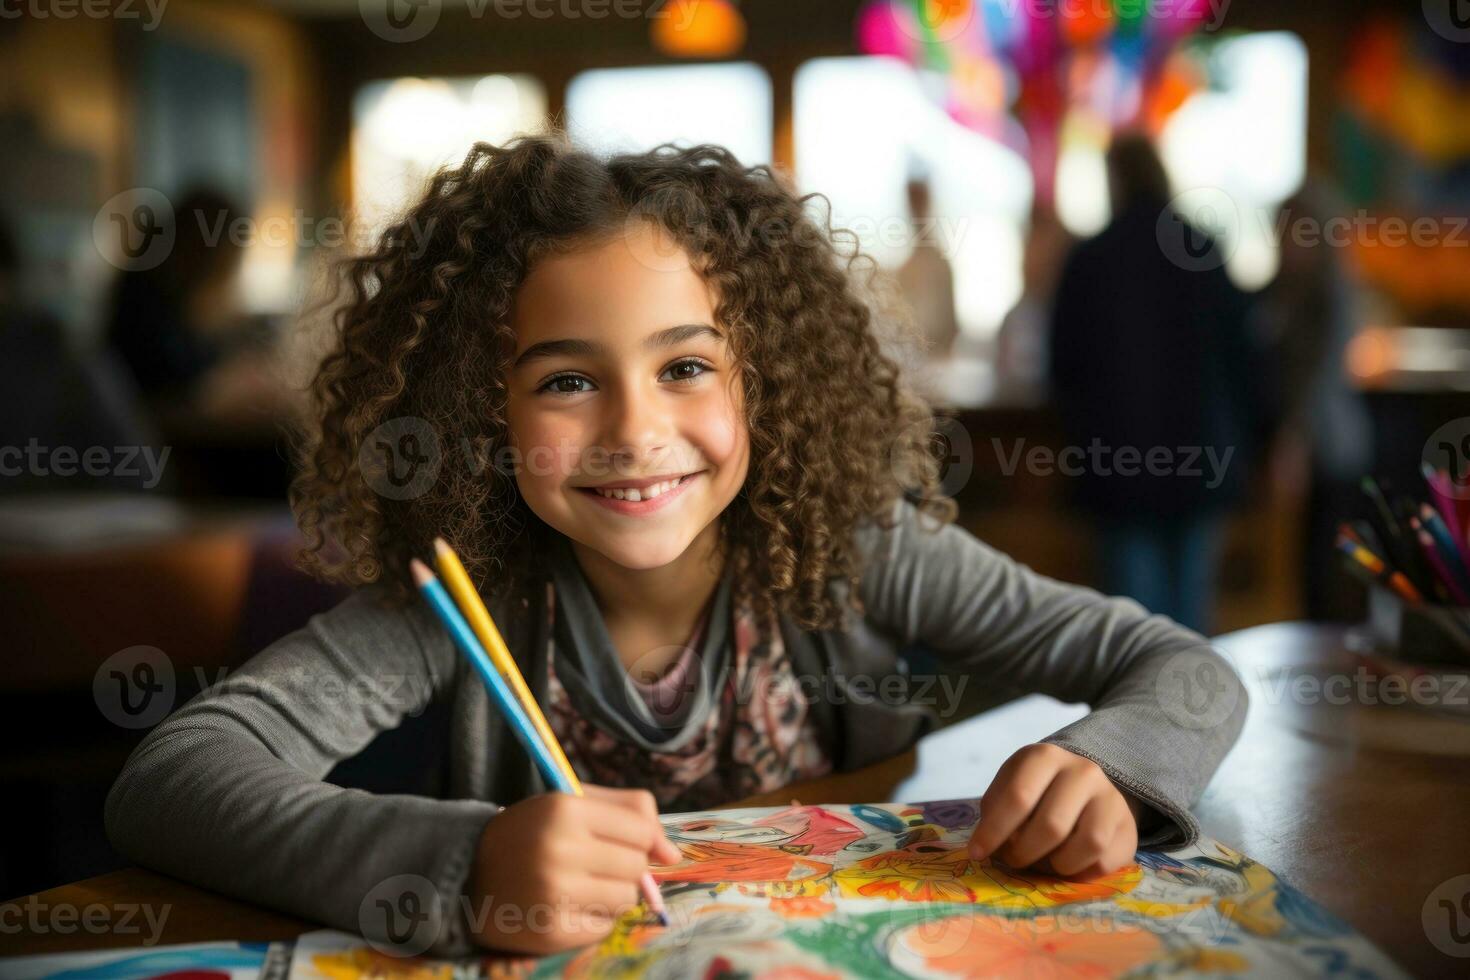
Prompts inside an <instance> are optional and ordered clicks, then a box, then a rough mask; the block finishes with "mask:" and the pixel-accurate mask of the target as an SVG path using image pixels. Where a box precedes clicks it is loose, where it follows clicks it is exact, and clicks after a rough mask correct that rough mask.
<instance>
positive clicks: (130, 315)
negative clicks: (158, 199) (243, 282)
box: [106, 188, 298, 497]
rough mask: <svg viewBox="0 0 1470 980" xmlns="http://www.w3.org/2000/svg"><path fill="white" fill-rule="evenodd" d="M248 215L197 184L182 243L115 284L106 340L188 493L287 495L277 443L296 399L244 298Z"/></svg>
mask: <svg viewBox="0 0 1470 980" xmlns="http://www.w3.org/2000/svg"><path fill="white" fill-rule="evenodd" d="M241 219H248V215H245V214H244V212H243V211H242V210H241V209H240V208H239V207H238V206H237V205H236V204H235V202H233V201H232V200H230V198H228V197H227V196H225V195H224V194H222V193H220V192H218V191H215V190H212V189H209V188H199V189H195V190H192V191H190V192H188V193H187V194H185V195H184V196H183V197H182V198H181V199H180V201H179V204H178V206H177V207H176V208H175V209H174V218H173V226H174V227H173V231H174V242H173V247H172V248H171V249H170V250H169V252H168V254H167V256H166V257H165V258H164V259H163V261H162V262H160V263H159V264H158V265H156V266H154V267H152V268H148V269H136V270H127V271H124V272H123V273H122V274H121V275H119V276H118V278H117V280H116V282H115V283H114V285H113V289H112V294H111V302H110V310H109V313H108V317H107V326H106V342H107V345H108V347H109V348H110V349H111V350H112V351H113V352H114V353H115V354H116V356H117V357H118V358H119V359H120V360H121V361H122V362H123V363H124V364H126V365H127V367H128V368H129V370H130V371H131V373H132V375H133V378H134V379H135V381H136V383H137V387H138V389H139V391H140V392H141V395H142V398H143V401H144V403H145V405H146V406H147V408H148V410H149V412H150V414H151V415H152V417H153V419H154V421H155V422H156V424H157V426H158V427H159V429H160V430H161V431H162V433H163V435H164V438H165V439H166V440H167V441H168V442H170V443H177V444H179V446H180V450H181V452H180V453H179V454H178V459H179V462H180V465H181V466H183V467H184V468H185V469H186V470H187V471H188V472H189V473H190V476H189V479H188V480H187V481H186V484H187V487H188V491H187V492H190V493H203V494H231V495H234V494H239V495H242V496H252V495H262V496H270V497H277V496H279V497H284V492H285V486H286V484H287V483H288V482H289V474H288V473H287V472H286V469H285V467H284V465H283V461H282V459H281V457H280V454H279V453H278V452H277V450H276V446H275V444H276V442H277V440H278V438H279V435H280V430H281V425H282V423H283V422H286V421H287V420H289V418H290V417H291V415H292V413H293V412H294V410H295V408H296V405H297V401H298V400H297V398H296V396H295V393H294V392H293V391H292V390H291V389H290V388H289V387H288V386H287V385H285V384H284V383H283V382H282V380H281V373H280V371H279V369H278V365H277V363H276V352H275V337H274V334H273V331H271V330H270V329H268V328H267V329H260V328H261V327H262V324H260V323H259V321H258V320H255V319H252V318H249V317H247V316H246V315H245V314H244V312H243V311H242V309H241V307H240V304H239V302H238V275H239V270H240V266H241V261H242V259H243V257H244V253H245V248H244V246H245V242H244V241H243V240H242V237H241V235H240V233H239V229H240V228H241V227H246V226H245V225H244V223H243V222H242V220H241Z"/></svg>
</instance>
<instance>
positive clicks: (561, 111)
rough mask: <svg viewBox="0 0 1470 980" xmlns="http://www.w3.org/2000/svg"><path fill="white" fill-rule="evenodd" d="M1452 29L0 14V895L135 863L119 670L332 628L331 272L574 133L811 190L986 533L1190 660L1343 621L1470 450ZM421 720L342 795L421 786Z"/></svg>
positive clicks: (1462, 76)
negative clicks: (495, 151)
mask: <svg viewBox="0 0 1470 980" xmlns="http://www.w3.org/2000/svg"><path fill="white" fill-rule="evenodd" d="M1431 6H1432V5H1427V4H1426V5H1424V6H1423V7H1422V8H1421V5H1420V4H1417V3H1402V2H1395V0H1335V2H1333V3H1330V4H1325V3H1322V2H1320V0H1208V2H1206V0H1175V2H1163V0H1155V2H1146V0H1138V2H1126V0H1055V2H1053V0H1036V2H1034V3H1027V2H1007V0H949V2H937V0H917V2H913V0H821V2H808V3H791V2H789V0H787V2H780V0H738V2H737V0H667V2H664V3H640V2H636V0H604V2H597V0H555V2H553V0H524V2H506V0H481V2H474V0H443V2H438V0H419V2H415V3H410V2H406V0H385V2H373V0H362V2H359V0H231V2H226V0H151V2H148V0H128V2H123V0H97V2H94V3H80V2H65V0H0V373H3V378H0V405H3V410H0V454H3V455H0V605H3V615H4V629H5V632H6V634H7V635H8V636H9V637H10V639H9V640H8V641H5V643H4V649H5V656H4V658H3V679H0V698H3V710H0V716H3V718H4V725H5V726H6V730H5V732H4V735H5V739H6V745H7V746H9V748H7V750H6V751H5V752H4V754H3V761H0V796H3V797H4V798H5V799H7V800H11V801H14V800H17V799H22V798H23V799H24V800H25V801H26V805H25V806H24V807H19V808H15V807H13V808H12V814H13V816H12V820H16V819H18V820H19V821H21V823H22V824H24V826H23V827H22V828H21V832H22V833H24V834H25V836H24V838H23V839H24V840H26V841H28V842H29V843H28V845H27V846H25V847H9V846H7V848H6V850H5V852H4V856H3V858H0V895H3V896H12V895H19V894H22V893H26V892H31V891H36V890H38V889H42V888H47V887H50V886H53V885H56V884H59V883H62V882H66V881H73V880H76V879H79V878H83V877H86V876H89V875H94V874H98V873H100V872H104V871H108V870H110V869H112V868H115V867H117V866H118V865H119V864H120V863H121V862H120V861H119V859H118V858H117V857H116V856H115V855H113V854H112V853H111V851H110V850H109V848H108V845H107V843H106V840H105V838H104V837H103V834H102V830H101V821H100V817H99V814H100V812H101V807H102V802H103V799H104V797H105V795H106V791H107V789H108V788H109V786H110V784H111V781H112V779H113V777H114V776H115V774H116V773H117V771H118V769H119V768H120V766H121V764H122V762H123V760H124V759H125V758H126V756H127V754H128V752H129V751H130V750H131V748H132V747H133V746H134V745H135V744H136V743H137V740H138V739H139V738H141V736H142V734H143V733H144V732H145V731H146V730H147V728H148V727H149V726H150V725H151V724H154V723H156V722H157V721H158V720H159V717H161V716H159V717H153V714H154V712H152V711H151V709H150V710H149V711H144V712H141V713H132V712H130V709H129V705H128V702H127V701H126V699H123V700H122V701H118V699H117V697H116V696H115V695H114V694H113V693H112V689H113V687H114V686H115V684H116V682H117V680H118V675H119V672H120V671H126V672H127V674H128V678H129V679H131V680H133V681H135V682H146V683H150V684H156V685H164V686H166V687H167V693H168V695H169V696H168V698H166V699H165V700H166V702H167V704H169V705H178V704H182V703H183V701H184V700H186V699H187V698H188V697H189V696H190V694H191V693H192V692H194V691H197V690H198V689H199V688H200V687H202V686H204V685H206V684H208V683H210V682H211V681H212V680H213V679H214V678H217V677H219V676H221V672H222V671H224V672H227V671H228V670H229V669H230V668H231V666H232V665H235V664H238V663H240V662H241V661H242V660H244V659H245V658H247V657H248V656H249V655H251V654H252V653H254V652H255V651H257V650H259V649H261V648H262V647H263V646H265V645H266V644H267V643H269V642H271V641H272V640H274V639H275V638H277V637H279V636H280V635H282V634H284V633H286V632H288V631H290V630H292V629H295V628H297V627H299V626H300V625H302V624H303V623H304V622H305V621H306V619H307V618H308V617H309V616H310V615H312V614H313V613H314V612H317V611H319V610H322V609H325V608H328V607H330V606H331V605H333V604H335V603H336V602H337V601H339V599H340V598H341V596H342V593H341V592H340V591H339V590H338V589H337V588H336V587H333V586H329V585H325V584H322V583H319V582H316V581H313V580H312V579H310V578H308V577H307V576H305V575H304V574H303V573H301V572H299V571H297V570H296V569H295V567H294V551H295V547H296V545H297V539H296V532H295V526H294V522H293V519H292V515H291V511H290V507H289V505H288V502H287V489H288V486H289V483H290V480H291V476H292V471H293V464H292V452H291V447H292V442H291V433H292V431H293V427H294V423H295V420H296V419H298V418H299V417H301V414H302V412H303V411H304V408H305V405H304V401H303V397H302V394H301V390H302V388H303V386H304V384H305V382H306V381H307V380H308V379H309V378H310V377H311V375H312V372H313V370H314V368H315V365H316V362H317V359H318V358H319V357H320V355H321V351H322V349H323V342H324V338H325V336H326V330H325V328H327V327H328V326H329V323H330V321H329V311H328V309H327V307H326V305H325V303H324V302H323V301H322V300H321V295H322V290H323V283H324V280H325V278H326V272H325V270H326V269H327V268H328V265H329V263H330V262H331V261H332V260H334V259H336V258H339V257H341V256H343V255H346V254H350V253H352V252H353V251H354V250H358V249H361V248H362V247H363V246H364V244H365V243H366V242H368V241H370V240H371V238H372V236H373V235H374V234H376V233H378V232H379V231H380V230H381V229H382V228H384V227H385V226H386V224H387V222H388V220H389V218H390V217H391V216H393V215H394V214H395V213H396V212H397V211H398V210H399V209H401V208H403V207H404V206H405V205H406V204H407V203H408V202H409V201H410V200H411V199H412V198H413V197H414V196H415V195H416V194H418V193H419V192H420V190H421V189H422V187H423V185H424V182H425V180H426V179H427V178H428V176H429V175H430V174H432V173H433V171H434V169H435V168H436V167H438V166H440V165H441V164H445V163H451V162H457V161H458V160H459V159H461V158H462V156H463V155H464V153H465V152H466V150H467V149H468V148H469V146H470V145H471V144H472V143H474V142H476V141H480V140H486V141H490V142H501V141H504V140H506V139H507V138H509V137H511V136H513V135H514V134H517V133H522V132H535V131H538V130H541V129H543V128H545V127H547V126H549V125H553V124H562V125H565V126H566V127H567V128H568V129H569V130H570V131H571V133H572V134H573V135H574V137H575V138H576V139H578V140H580V141H583V142H585V143H586V144H587V145H589V146H592V147H594V148H598V149H602V150H606V151H608V152H613V151H616V150H619V149H640V150H641V149H648V148H651V147H653V146H655V145H657V144H659V143H662V142H665V141H675V142H680V143H701V142H714V143H720V144H723V145H725V146H727V147H729V148H730V149H731V150H732V151H733V152H734V153H735V154H736V155H737V156H738V157H739V158H740V159H741V160H742V161H743V162H744V163H746V164H747V165H755V164H771V165H773V166H774V167H776V168H777V169H778V170H779V171H780V172H782V173H783V174H784V175H786V178H787V179H789V180H790V181H791V182H792V184H793V186H794V187H796V188H797V189H798V190H799V191H800V192H802V193H804V194H805V193H811V192H820V194H821V196H820V197H816V198H812V199H811V201H810V206H811V207H812V208H813V210H814V212H815V213H817V214H818V215H821V216H824V217H825V216H826V215H827V214H828V212H829V209H830V217H831V221H832V224H833V225H834V226H836V227H838V228H845V229H850V231H851V233H852V235H854V236H856V240H857V241H858V242H859V243H860V244H861V247H862V248H863V250H864V251H866V252H868V253H869V254H871V255H872V256H873V257H874V259H876V261H877V262H878V264H879V265H880V266H881V268H882V269H883V270H884V272H885V274H886V275H885V277H884V280H883V281H884V282H885V283H887V284H888V285H889V286H890V287H891V288H892V290H894V291H895V295H898V296H901V297H902V298H903V300H904V301H905V303H906V307H905V308H906V309H907V310H908V311H909V314H910V315H911V317H912V322H913V324H914V325H915V326H916V327H917V329H918V334H919V336H920V337H922V338H923V344H922V345H918V346H916V345H913V344H903V343H901V342H899V339H898V338H897V336H896V335H895V339H894V348H893V350H894V354H895V356H896V357H900V358H903V359H906V360H907V361H908V362H909V364H910V367H911V369H912V377H913V379H914V382H915V383H916V384H917V385H918V386H920V387H921V388H922V389H923V390H924V391H925V392H926V393H928V394H929V395H930V397H931V398H933V399H934V400H935V402H936V404H937V405H938V406H939V408H940V411H941V414H942V416H943V420H942V424H941V426H940V431H941V433H942V434H943V436H944V438H943V439H942V440H941V443H942V444H939V445H936V451H938V452H941V453H943V454H944V455H945V456H946V457H947V458H948V459H949V469H948V471H947V474H948V475H947V482H946V489H947V490H948V491H950V492H952V494H953V495H954V496H955V497H956V499H957V500H958V502H959V504H960V521H961V522H962V523H963V524H964V525H965V526H966V527H968V528H969V529H971V530H972V531H973V532H974V533H975V534H977V535H978V536H979V537H981V538H982V539H984V540H985V541H987V542H989V543H990V544H992V545H994V546H996V547H998V548H1000V549H1001V550H1003V551H1005V552H1007V553H1009V554H1010V555H1012V556H1014V557H1016V558H1017V559H1018V560H1020V561H1022V562H1024V563H1025V564H1027V565H1029V566H1030V567H1032V568H1033V569H1035V570H1036V571H1038V572H1041V573H1044V574H1046V575H1050V576H1054V577H1057V578H1061V579H1065V580H1068V581H1072V582H1079V583H1085V584H1088V585H1093V586H1096V587H1098V588H1101V589H1103V590H1104V591H1107V592H1109V593H1114V594H1125V595H1131V596H1133V597H1134V598H1137V599H1139V601H1141V602H1143V603H1144V604H1145V605H1147V606H1148V607H1149V608H1151V609H1154V610H1155V611H1159V612H1165V613H1167V614H1168V615H1171V616H1173V617H1175V618H1176V619H1179V620H1180V621H1181V622H1184V623H1186V624H1187V625H1190V626H1192V627H1194V628H1196V629H1198V630H1200V631H1201V632H1204V633H1206V634H1207V635H1210V636H1218V635H1220V634H1224V633H1227V632H1230V631H1234V630H1240V629H1243V628H1246V627H1252V626H1257V625H1259V624H1266V623H1278V622H1283V621H1300V620H1314V621H1319V622H1335V623H1358V622H1362V621H1363V620H1364V619H1365V618H1366V617H1367V616H1368V590H1367V589H1365V587H1364V585H1363V583H1362V582H1361V581H1359V579H1358V578H1355V577H1354V576H1353V575H1350V574H1348V572H1347V571H1346V570H1345V568H1344V565H1343V563H1342V561H1341V560H1340V558H1341V556H1340V554H1339V551H1338V548H1337V546H1336V545H1335V538H1336V536H1337V533H1338V526H1339V524H1340V523H1341V522H1342V521H1344V520H1350V519H1355V518H1364V517H1368V516H1370V514H1371V507H1372V502H1371V501H1370V500H1368V499H1367V498H1366V497H1365V496H1364V495H1363V493H1362V492H1361V491H1360V488H1359V483H1360V481H1361V479H1362V477H1364V476H1365V475H1370V474H1371V475H1374V476H1375V477H1380V478H1382V480H1383V482H1384V483H1385V484H1387V485H1389V486H1392V487H1395V488H1397V490H1399V491H1402V492H1405V493H1409V494H1414V495H1419V496H1422V495H1423V493H1424V478H1423V476H1422V475H1421V468H1422V465H1423V463H1424V462H1425V461H1429V462H1431V463H1432V464H1433V465H1435V466H1442V467H1446V468H1447V469H1448V472H1449V476H1450V478H1451V479H1452V480H1463V479H1464V478H1465V473H1464V469H1463V466H1464V462H1465V461H1464V456H1465V453H1466V451H1467V450H1470V228H1467V226H1466V218H1467V215H1470V26H1467V25H1466V24H1464V23H1463V22H1460V21H1456V20H1454V19H1453V18H1451V17H1450V16H1449V15H1448V14H1446V16H1444V17H1442V18H1441V17H1439V16H1437V15H1436V14H1434V13H1433V12H1431ZM1445 6H1446V9H1447V10H1448V9H1450V8H1449V5H1445ZM1435 9H1436V10H1437V9H1438V8H1435ZM196 219H198V220H196ZM1181 319H1188V320H1189V321H1190V322H1191V323H1193V324H1194V326H1195V327H1196V329H1192V330H1190V331H1188V332H1186V331H1181V330H1180V329H1178V324H1179V323H1180V321H1181ZM1054 340H1056V341H1058V342H1057V343H1053V341H1054ZM1093 444H1097V445H1100V446H1101V447H1103V449H1104V450H1105V451H1106V453H1108V454H1109V455H1106V456H1104V457H1102V462H1099V461H1098V457H1096V456H1092V457H1084V456H1083V455H1082V454H1080V453H1074V454H1071V455H1069V454H1068V453H1066V452H1064V450H1065V449H1066V448H1067V447H1072V448H1073V449H1079V450H1080V449H1085V448H1086V447H1088V446H1090V445H1093ZM1127 447H1133V448H1136V449H1138V450H1140V451H1142V452H1147V451H1148V450H1149V449H1150V448H1155V449H1161V450H1163V451H1164V456H1161V457H1160V461H1161V463H1162V467H1163V469H1164V470H1167V471H1168V472H1166V473H1164V474H1163V475H1158V474H1152V475H1151V474H1150V473H1148V472H1145V473H1142V474H1140V475H1137V476H1125V475H1122V474H1120V473H1119V472H1117V471H1118V470H1121V469H1123V468H1124V467H1125V466H1126V461H1125V459H1124V457H1123V456H1121V455H1120V454H1119V450H1121V449H1124V448H1127ZM1191 447H1193V448H1192V449H1191ZM1202 447H1208V448H1209V449H1211V450H1212V451H1217V452H1214V453H1213V454H1211V453H1205V452H1203V451H1202ZM1221 452H1223V453H1224V454H1223V455H1222V454H1221ZM1436 454H1437V455H1436ZM1165 456H1167V459H1165V458H1164V457H1165ZM1068 460H1071V461H1072V464H1070V465H1069V463H1068ZM1079 461H1080V465H1077V464H1078V463H1079ZM1138 462H1139V461H1138V460H1137V459H1135V460H1134V461H1133V467H1134V469H1135V470H1136V469H1137V468H1138ZM1457 486H1459V487H1463V489H1464V490H1465V491H1466V492H1465V494H1464V495H1465V496H1466V497H1470V485H1466V484H1458V485H1457ZM1452 489H1454V488H1452ZM140 647H144V648H153V649H154V650H155V651H160V652H161V653H162V655H163V657H164V658H165V659H164V663H166V665H167V667H168V669H167V670H166V671H159V672H154V673H150V671H152V670H153V669H154V668H153V666H152V665H153V664H154V661H153V660H152V659H150V658H152V657H154V656H155V654H152V653H146V652H145V653H142V654H140V653H139V652H138V648H140ZM99 708H101V710H99ZM440 720H442V719H440ZM430 721H432V719H430V720H429V721H425V720H424V719H417V720H416V722H419V724H417V725H405V726H404V728H403V729H400V730H398V731H395V732H391V733H389V734H388V735H387V736H385V737H384V738H383V739H380V744H375V745H374V747H373V750H372V752H371V753H369V754H368V755H365V756H364V757H361V758H359V759H357V760H353V761H352V762H350V763H347V764H344V765H343V766H340V767H339V768H338V770H337V771H335V772H334V773H333V775H332V778H333V779H334V780H337V781H340V782H342V783H343V784H344V785H354V786H362V787H364V788H368V789H407V790H412V789H413V786H414V783H413V777H412V773H411V771H409V770H410V769H411V767H406V766H399V767H398V768H397V769H395V768H394V766H393V764H392V760H393V759H394V758H395V753H400V752H401V753H408V752H409V751H410V748H411V747H410V743H411V742H412V740H413V739H416V738H419V739H421V738H424V737H428V736H426V735H425V733H426V732H428V731H430V729H432V728H433V725H432V724H430V723H429V722H430ZM369 756H371V758H369ZM16 839H21V838H16Z"/></svg>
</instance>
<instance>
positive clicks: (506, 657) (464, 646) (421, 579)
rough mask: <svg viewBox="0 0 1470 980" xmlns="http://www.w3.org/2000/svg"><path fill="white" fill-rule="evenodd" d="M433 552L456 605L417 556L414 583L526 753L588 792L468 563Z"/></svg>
mask: <svg viewBox="0 0 1470 980" xmlns="http://www.w3.org/2000/svg"><path fill="white" fill-rule="evenodd" d="M434 551H435V556H436V558H437V564H438V565H439V568H440V571H441V572H445V580H446V581H447V582H448V583H449V588H450V589H452V590H454V592H455V594H456V597H457V598H458V599H459V605H458V608H456V607H455V603H454V602H453V601H452V600H451V599H450V598H449V596H448V594H446V592H445V589H444V586H443V585H442V584H440V583H439V581H438V580H437V579H436V578H435V577H434V573H433V572H431V571H429V569H428V567H427V566H426V565H424V564H423V563H422V562H420V561H419V560H418V559H417V558H415V559H413V561H412V562H411V565H412V566H413V576H414V581H415V582H416V583H418V586H419V588H420V589H421V590H423V591H424V593H425V594H426V595H428V596H429V599H430V603H431V604H432V605H434V607H435V611H436V612H439V613H440V618H441V619H443V620H444V622H445V626H446V627H448V628H449V632H450V635H451V636H453V637H454V638H455V642H456V644H457V645H458V646H459V648H460V650H461V651H462V652H463V653H464V654H465V656H467V657H469V659H470V662H471V664H473V665H474V667H475V669H476V671H478V672H479V674H480V677H481V679H483V680H484V681H485V686H486V687H487V688H489V689H490V691H491V693H492V696H493V697H494V699H495V702H496V704H497V706H498V707H499V708H500V709H501V712H502V713H503V714H504V715H505V716H506V719H507V721H509V722H510V723H511V728H512V729H513V730H514V731H515V733H516V736H517V737H518V738H520V740H521V743H522V744H523V745H525V746H526V751H527V752H528V753H530V755H531V758H532V759H534V760H535V761H536V764H537V767H538V768H539V769H540V770H541V773H542V775H543V776H545V777H546V781H547V782H548V783H550V784H551V785H552V786H553V787H555V789H556V790H557V791H558V792H562V793H570V794H572V795H573V796H582V795H584V794H583V791H582V782H581V780H580V779H578V778H577V774H576V772H575V771H574V770H573V769H572V765H571V763H570V762H569V761H568V760H567V757H566V753H565V752H564V751H563V750H562V747H561V743H560V742H559V741H557V738H556V735H555V734H554V733H553V732H552V730H551V726H550V725H549V724H547V721H546V715H545V714H544V713H543V712H542V710H541V706H540V705H539V704H537V703H536V699H535V698H534V697H533V696H532V695H531V689H530V688H529V687H528V686H527V685H526V680H525V678H524V677H523V676H522V675H521V671H520V668H518V667H517V666H516V663H515V659H514V658H513V657H512V656H511V655H510V650H509V649H508V648H507V647H506V645H505V640H504V639H503V638H502V637H501V635H500V630H499V629H498V628H497V627H496V625H495V620H494V619H493V618H492V617H491V615H490V610H488V609H486V608H485V603H484V602H483V601H482V600H481V599H480V594H479V592H478V591H476V589H475V587H474V585H473V584H472V583H471V582H470V577H469V573H468V572H466V571H465V568H464V564H463V563H462V562H460V560H459V556H458V555H456V554H455V553H454V549H452V548H450V547H449V544H448V543H447V542H446V541H444V539H442V538H435V539H434ZM445 606H447V609H446V608H444V607H445ZM640 885H641V888H642V891H643V898H644V900H645V901H646V902H647V903H648V907H649V910H650V911H652V912H653V914H654V915H655V916H656V917H657V918H658V920H659V922H660V923H662V924H663V925H668V924H669V915H668V910H667V908H666V907H665V905H664V901H663V893H662V892H661V891H660V890H659V887H658V882H656V881H654V880H653V875H652V874H651V873H650V872H647V871H645V872H644V873H643V878H642V880H641V881H640Z"/></svg>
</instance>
